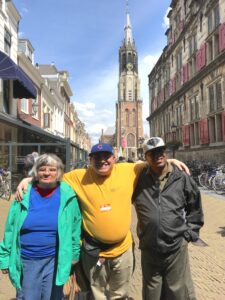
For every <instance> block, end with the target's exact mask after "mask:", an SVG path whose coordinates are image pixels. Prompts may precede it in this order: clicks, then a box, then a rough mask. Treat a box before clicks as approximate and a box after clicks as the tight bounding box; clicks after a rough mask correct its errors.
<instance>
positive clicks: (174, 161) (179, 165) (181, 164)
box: [168, 158, 190, 175]
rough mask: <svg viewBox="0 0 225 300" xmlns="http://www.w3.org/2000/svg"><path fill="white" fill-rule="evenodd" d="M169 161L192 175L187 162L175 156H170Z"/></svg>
mask: <svg viewBox="0 0 225 300" xmlns="http://www.w3.org/2000/svg"><path fill="white" fill-rule="evenodd" d="M168 161H169V162H170V163H172V164H173V165H175V166H176V167H177V168H178V169H179V170H181V171H184V172H185V173H187V174H188V175H190V170H189V168H188V167H187V165H185V163H183V162H182V161H180V160H177V159H175V158H170V159H168Z"/></svg>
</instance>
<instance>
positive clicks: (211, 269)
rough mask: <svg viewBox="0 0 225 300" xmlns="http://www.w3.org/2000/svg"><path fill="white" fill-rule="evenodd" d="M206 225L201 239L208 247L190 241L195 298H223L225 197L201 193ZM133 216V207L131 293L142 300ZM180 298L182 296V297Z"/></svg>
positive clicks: (224, 274) (212, 299) (134, 217)
mask: <svg viewBox="0 0 225 300" xmlns="http://www.w3.org/2000/svg"><path fill="white" fill-rule="evenodd" d="M202 202H203V210H204V214H205V225H204V227H203V228H202V230H201V239H203V240H204V241H205V242H206V243H207V244H208V245H209V246H208V247H198V246H194V245H192V244H189V255H190V262H191V269H192V277H193V281H194V284H195V289H196V294H197V299H198V300H224V299H225V251H224V249H225V197H221V196H219V197H217V196H216V195H215V196H214V195H208V194H206V193H204V192H202ZM135 227H136V215H135V211H134V210H133V222H132V231H133V233H134V237H135V244H136V250H135V255H136V270H135V272H134V276H133V280H132V286H131V296H132V297H133V298H134V299H135V300H141V270H140V252H139V250H138V249H137V245H138V241H137V237H136V234H135ZM181 300H182V299H181Z"/></svg>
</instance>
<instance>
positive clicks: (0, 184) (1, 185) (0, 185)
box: [0, 182, 5, 197]
mask: <svg viewBox="0 0 225 300" xmlns="http://www.w3.org/2000/svg"><path fill="white" fill-rule="evenodd" d="M4 190H5V189H4V185H3V183H2V182H1V183H0V197H2V195H3V194H4Z"/></svg>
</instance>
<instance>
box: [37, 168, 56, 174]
mask: <svg viewBox="0 0 225 300" xmlns="http://www.w3.org/2000/svg"><path fill="white" fill-rule="evenodd" d="M38 172H40V173H45V172H48V173H56V172H57V168H55V167H40V168H39V169H38Z"/></svg>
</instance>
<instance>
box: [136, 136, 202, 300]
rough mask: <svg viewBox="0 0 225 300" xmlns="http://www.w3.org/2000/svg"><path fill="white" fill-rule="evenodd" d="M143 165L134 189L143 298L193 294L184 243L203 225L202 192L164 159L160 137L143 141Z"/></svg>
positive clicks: (180, 299) (181, 298) (180, 298)
mask: <svg viewBox="0 0 225 300" xmlns="http://www.w3.org/2000/svg"><path fill="white" fill-rule="evenodd" d="M143 148H144V154H145V158H146V161H147V162H148V166H147V167H146V168H145V169H144V170H143V171H142V173H141V174H140V177H139V179H138V183H137V187H136V189H135V192H134V194H133V203H134V205H135V209H136V212H137V217H138V226H137V233H138V237H139V240H140V244H139V247H140V249H141V264H142V273H143V291H142V292H143V300H160V299H161V300H167V299H170V300H186V299H189V300H190V299H191V300H194V299H196V296H195V292H194V287H193V283H192V279H191V272H190V265H189V261H188V242H190V241H191V242H195V241H197V240H198V236H199V230H200V228H201V227H202V226H203V212H202V206H201V196H200V192H199V189H198V187H197V185H196V184H195V182H194V180H193V179H192V178H191V177H190V176H188V175H186V174H185V173H183V172H182V171H180V170H178V169H177V168H176V167H174V166H172V165H171V164H170V163H169V162H168V161H167V155H166V147H165V143H164V141H163V140H162V139H161V138H160V137H152V138H150V139H149V140H147V141H146V142H145V143H144V145H143Z"/></svg>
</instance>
